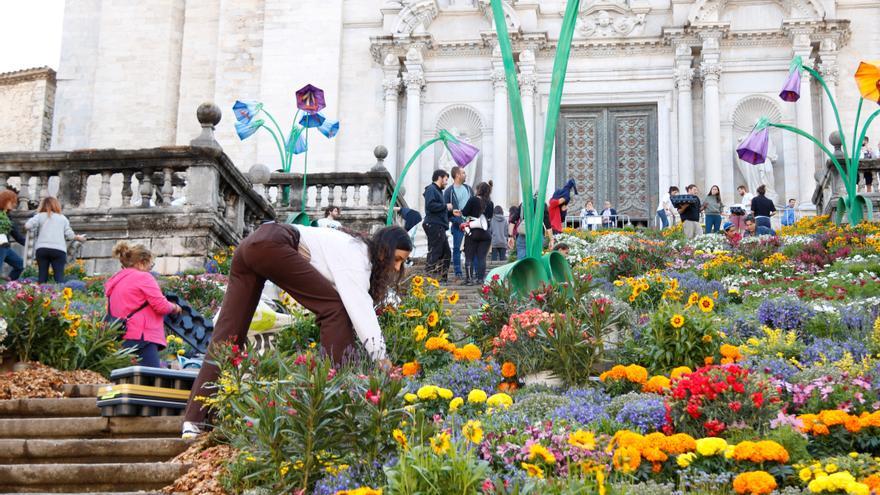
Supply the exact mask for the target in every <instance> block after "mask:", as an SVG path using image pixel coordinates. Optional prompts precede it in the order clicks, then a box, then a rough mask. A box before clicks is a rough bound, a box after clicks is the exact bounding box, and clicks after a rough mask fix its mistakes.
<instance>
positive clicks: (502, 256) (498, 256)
mask: <svg viewBox="0 0 880 495" xmlns="http://www.w3.org/2000/svg"><path fill="white" fill-rule="evenodd" d="M505 260H507V248H503V247H494V248H492V261H505Z"/></svg>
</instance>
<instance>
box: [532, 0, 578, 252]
mask: <svg viewBox="0 0 880 495" xmlns="http://www.w3.org/2000/svg"><path fill="white" fill-rule="evenodd" d="M579 5H580V0H569V2H568V3H567V5H566V8H565V16H564V17H563V20H562V29H561V30H560V32H559V42H558V43H557V45H556V60H555V61H554V62H553V76H552V78H551V82H550V99H549V102H548V103H547V124H546V129H545V130H544V150H543V156H542V160H541V179H540V180H541V182H540V185H539V186H538V199H539V200H540V201H535V213H534V215H533V216H532V222H534V223H533V224H532V225H531V226H530V227H529V230H528V232H526V234H527V235H528V236H529V239H528V241H529V244H533V245H532V246H531V249H530V252H531V253H535V254H536V255H540V254H541V251H542V247H543V242H542V237H543V232H544V229H543V225H542V224H543V222H544V198H546V197H547V181H548V180H549V177H550V159H551V157H552V156H553V145H554V144H555V143H556V128H557V126H558V125H559V110H560V106H561V105H562V89H563V86H564V84H565V73H566V72H567V70H568V61H569V58H570V55H571V41H572V39H573V38H574V28H575V25H576V23H577V14H578V6H579Z"/></svg>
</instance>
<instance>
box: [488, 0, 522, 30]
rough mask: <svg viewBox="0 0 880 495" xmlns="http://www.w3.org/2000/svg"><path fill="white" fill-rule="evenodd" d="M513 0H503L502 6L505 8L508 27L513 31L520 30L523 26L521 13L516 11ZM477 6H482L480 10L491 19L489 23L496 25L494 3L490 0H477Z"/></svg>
mask: <svg viewBox="0 0 880 495" xmlns="http://www.w3.org/2000/svg"><path fill="white" fill-rule="evenodd" d="M511 3H512V2H511V0H502V2H501V8H502V10H504V19H505V20H506V21H507V29H508V30H510V31H511V32H518V31H519V30H520V28H521V27H522V23H521V22H520V19H519V15H518V14H517V13H516V9H514V8H513V6H512V5H511ZM477 6H478V7H479V8H480V12H482V13H483V15H484V16H485V17H486V19H488V20H489V24H491V25H492V26H493V30H494V26H495V18H494V17H493V16H492V5H491V3H490V0H477Z"/></svg>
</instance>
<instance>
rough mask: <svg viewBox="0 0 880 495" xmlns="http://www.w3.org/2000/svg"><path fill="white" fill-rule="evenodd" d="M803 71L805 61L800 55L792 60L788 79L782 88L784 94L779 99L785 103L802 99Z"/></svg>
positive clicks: (781, 93)
mask: <svg viewBox="0 0 880 495" xmlns="http://www.w3.org/2000/svg"><path fill="white" fill-rule="evenodd" d="M802 70H803V60H802V59H801V57H800V55H798V56H797V57H795V58H794V59H792V61H791V65H790V67H789V69H788V79H786V80H785V85H784V86H782V92H780V93H779V97H780V98H782V100H783V101H798V100H799V99H800V98H801V71H802Z"/></svg>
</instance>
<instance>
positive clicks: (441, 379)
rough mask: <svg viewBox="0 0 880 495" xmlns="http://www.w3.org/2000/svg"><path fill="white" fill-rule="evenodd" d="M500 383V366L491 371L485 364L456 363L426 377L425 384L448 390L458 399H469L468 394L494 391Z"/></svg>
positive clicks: (493, 367) (477, 362) (476, 362)
mask: <svg viewBox="0 0 880 495" xmlns="http://www.w3.org/2000/svg"><path fill="white" fill-rule="evenodd" d="M500 381H501V370H500V369H499V368H498V366H492V370H491V371H489V370H487V369H486V365H485V363H482V362H480V361H475V362H472V363H461V362H456V363H452V364H450V365H449V366H446V367H443V368H440V369H438V370H436V371H434V372H432V373H431V374H429V375H428V376H426V377H425V380H424V383H430V384H432V385H436V386H438V387H443V388H448V389H449V390H452V393H453V394H455V395H456V396H457V397H467V394H468V393H470V391H471V390H473V389H476V388H478V389H480V390H494V389H495V387H497V386H498V383H499V382H500Z"/></svg>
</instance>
